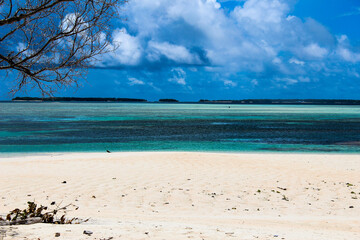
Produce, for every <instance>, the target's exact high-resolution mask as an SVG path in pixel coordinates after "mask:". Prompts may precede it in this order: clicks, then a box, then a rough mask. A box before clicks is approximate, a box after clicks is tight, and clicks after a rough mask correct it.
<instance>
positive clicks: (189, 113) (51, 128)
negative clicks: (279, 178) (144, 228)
mask: <svg viewBox="0 0 360 240" xmlns="http://www.w3.org/2000/svg"><path fill="white" fill-rule="evenodd" d="M106 149H109V150H110V151H216V152H240V151H256V152H262V151H263V152H345V153H358V152H360V107H357V106H275V105H231V106H230V108H229V105H205V104H139V103H136V104H122V103H0V153H3V154H4V153H5V154H7V153H27V152H33V153H34V152H74V151H75V152H79V151H105V150H106Z"/></svg>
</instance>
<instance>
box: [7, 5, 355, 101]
mask: <svg viewBox="0 0 360 240" xmlns="http://www.w3.org/2000/svg"><path fill="white" fill-rule="evenodd" d="M121 13H122V14H123V15H124V16H123V17H126V18H127V21H126V22H120V21H119V22H115V24H114V25H115V26H114V30H113V36H112V37H113V44H114V45H115V44H118V43H120V47H119V48H118V49H117V50H116V52H114V53H111V54H107V55H106V56H103V57H102V58H101V59H100V61H99V62H98V63H96V66H95V67H94V68H93V69H91V70H90V71H89V74H88V75H87V80H86V81H82V82H81V84H82V86H81V87H80V88H78V89H77V90H74V89H71V88H69V89H61V90H59V92H58V93H57V94H56V95H57V96H78V97H133V98H146V99H148V100H158V99H159V98H176V99H179V100H183V101H197V100H199V99H244V98H353V99H359V98H360V95H359V90H360V84H359V83H360V70H359V66H360V28H359V27H358V24H359V22H360V2H359V1H358V0H342V1H338V0H316V1H314V0H298V1H296V0H238V1H229V0H217V1H216V0H130V1H129V3H128V4H127V5H126V6H125V7H124V8H123V9H122V10H121ZM11 77H12V76H9V77H8V78H7V79H6V80H5V81H4V82H2V83H0V99H7V98H9V96H8V95H7V92H8V87H9V86H11ZM17 95H21V96H24V95H36V93H35V92H34V91H31V90H30V91H28V92H27V93H24V92H22V93H18V94H17Z"/></svg>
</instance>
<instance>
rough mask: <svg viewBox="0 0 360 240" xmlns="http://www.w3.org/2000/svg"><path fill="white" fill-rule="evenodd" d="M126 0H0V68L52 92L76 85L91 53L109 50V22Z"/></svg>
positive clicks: (22, 83) (23, 83) (19, 85)
mask: <svg viewBox="0 0 360 240" xmlns="http://www.w3.org/2000/svg"><path fill="white" fill-rule="evenodd" d="M126 2H127V1H126V0H16V1H14V0H0V70H4V71H7V74H8V73H10V72H13V73H16V74H17V75H18V77H17V81H16V83H15V87H14V88H13V90H12V92H17V91H19V90H21V89H22V88H23V87H25V86H30V87H31V88H33V87H35V88H37V89H39V90H40V91H41V92H42V93H43V95H52V93H53V91H54V90H55V89H56V88H58V87H63V86H73V85H75V86H77V85H78V79H80V78H81V77H83V74H84V73H86V69H87V68H88V67H89V66H91V65H92V64H94V62H95V61H96V59H97V56H99V55H101V54H104V53H106V52H109V51H111V50H112V49H111V47H110V46H111V44H110V43H111V30H112V28H111V27H110V26H109V24H110V23H111V22H113V21H114V19H116V17H117V15H118V12H117V9H118V7H121V6H122V4H124V3H126Z"/></svg>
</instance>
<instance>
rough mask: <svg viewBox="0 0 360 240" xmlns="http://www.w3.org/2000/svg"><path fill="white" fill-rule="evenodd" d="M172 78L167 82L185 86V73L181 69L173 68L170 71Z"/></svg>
mask: <svg viewBox="0 0 360 240" xmlns="http://www.w3.org/2000/svg"><path fill="white" fill-rule="evenodd" d="M171 72H172V74H173V77H172V78H170V79H169V82H173V83H177V84H179V85H183V86H185V85H186V81H185V80H186V72H185V71H184V70H183V69H182V68H173V69H172V70H171Z"/></svg>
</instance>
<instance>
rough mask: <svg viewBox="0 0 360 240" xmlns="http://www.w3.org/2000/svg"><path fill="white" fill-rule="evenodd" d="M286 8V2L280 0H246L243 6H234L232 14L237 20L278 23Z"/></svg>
mask: <svg viewBox="0 0 360 240" xmlns="http://www.w3.org/2000/svg"><path fill="white" fill-rule="evenodd" d="M287 10H288V6H287V4H285V3H283V2H282V1H280V0H248V1H246V2H245V4H244V6H243V7H241V6H239V7H236V8H235V10H234V14H235V16H236V18H237V19H238V20H239V21H243V19H245V20H247V21H254V22H257V23H273V24H278V23H280V22H281V21H282V19H283V18H284V17H285V12H286V11H287Z"/></svg>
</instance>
